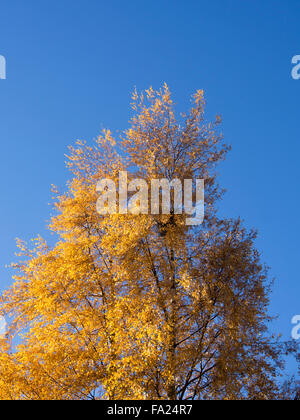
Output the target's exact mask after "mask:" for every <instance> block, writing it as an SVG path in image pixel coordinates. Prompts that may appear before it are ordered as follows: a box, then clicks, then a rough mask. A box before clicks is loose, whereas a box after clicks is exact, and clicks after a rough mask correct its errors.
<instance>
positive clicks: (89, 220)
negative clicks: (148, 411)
mask: <svg viewBox="0 0 300 420" xmlns="http://www.w3.org/2000/svg"><path fill="white" fill-rule="evenodd" d="M204 106H205V102H204V97H203V92H202V91H198V92H197V93H196V94H195V95H194V97H193V107H192V109H191V111H190V112H189V113H188V114H187V115H185V114H183V115H181V116H180V117H179V121H177V120H176V118H175V113H174V105H173V102H172V99H171V95H170V92H169V89H168V88H167V86H164V87H163V89H161V90H160V91H158V92H155V91H153V90H152V89H149V90H148V91H146V93H145V94H142V95H140V96H138V95H137V93H136V92H135V93H134V95H133V109H134V117H133V119H132V121H131V127H130V129H128V130H127V131H126V132H125V134H124V135H123V136H122V137H121V138H120V139H119V141H118V142H116V141H115V139H114V138H113V136H112V134H111V132H110V131H104V133H103V135H101V136H100V137H99V138H98V139H97V141H96V143H95V144H94V145H92V146H90V145H88V144H86V143H85V142H78V143H77V144H76V146H74V147H71V148H70V155H69V157H68V159H69V160H68V166H69V168H70V170H71V172H72V176H73V178H72V180H71V181H70V182H69V184H68V191H67V192H66V193H63V194H59V193H58V192H56V193H57V194H56V197H57V198H56V204H55V206H56V209H57V214H56V215H55V216H54V217H53V218H52V221H51V224H50V229H51V230H52V231H53V232H55V233H56V234H57V235H58V241H57V243H56V245H55V246H54V247H49V246H48V245H47V244H46V242H45V241H44V240H43V239H41V238H40V237H38V238H37V239H35V240H34V245H33V249H29V248H28V247H27V245H26V244H25V243H23V242H21V241H19V243H18V245H19V247H20V249H21V254H20V255H22V257H21V261H20V262H19V263H17V264H14V268H15V269H16V270H17V274H16V276H15V281H14V284H13V286H12V287H11V288H10V289H9V290H8V291H6V292H5V293H4V294H3V296H2V299H1V307H0V311H1V312H3V313H4V314H5V315H6V316H8V317H9V319H10V327H9V333H8V339H7V340H5V342H4V343H2V344H1V346H2V352H1V356H0V373H1V374H0V398H2V399H7V398H10V399H95V398H109V399H170V400H175V399H273V398H278V397H279V395H280V387H279V386H278V384H277V379H278V375H279V374H280V368H281V364H282V360H281V348H280V346H279V344H278V342H277V341H276V339H275V338H274V337H272V336H269V335H268V329H267V324H268V322H269V321H270V318H269V316H268V314H267V308H268V300H269V293H270V286H271V284H270V282H269V281H268V276H267V270H266V268H265V267H264V265H263V264H262V263H261V262H260V256H259V253H258V252H257V250H256V249H255V247H254V241H255V237H256V234H255V232H254V231H250V232H248V231H247V230H246V229H245V228H244V227H243V226H242V222H241V221H240V220H225V219H221V218H219V217H218V216H217V212H216V204H217V202H218V201H219V200H220V198H221V197H222V194H223V191H222V190H221V189H220V188H219V186H218V185H217V182H216V172H215V167H216V164H217V163H218V162H219V161H220V160H222V159H224V157H225V155H226V153H227V151H228V149H229V148H228V147H227V146H226V145H225V144H223V140H222V135H221V134H220V133H219V131H220V128H219V126H220V123H221V119H220V117H217V118H216V121H215V122H214V123H207V122H206V120H205V118H204ZM120 171H128V172H129V179H134V178H136V177H138V178H142V179H144V180H146V181H147V182H150V180H151V179H162V178H166V179H168V180H169V181H171V180H172V179H174V178H178V179H180V180H184V179H205V208H206V210H205V219H204V222H203V223H202V224H201V225H199V226H187V225H186V224H185V215H184V214H176V212H175V211H174V207H173V210H172V211H171V213H170V214H169V215H166V214H164V215H162V214H158V215H150V214H140V215H134V214H123V215H121V214H111V215H106V216H101V215H99V214H98V213H97V211H96V202H97V199H98V193H97V191H96V184H97V182H98V181H99V180H100V179H104V178H110V179H112V180H114V181H115V183H116V185H118V179H119V172H120ZM173 201H174V200H173V199H172V203H173Z"/></svg>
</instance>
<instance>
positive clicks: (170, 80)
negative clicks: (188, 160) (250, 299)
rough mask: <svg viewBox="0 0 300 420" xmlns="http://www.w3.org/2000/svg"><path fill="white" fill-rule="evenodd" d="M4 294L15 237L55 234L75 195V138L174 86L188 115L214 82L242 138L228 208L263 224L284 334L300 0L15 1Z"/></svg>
mask: <svg viewBox="0 0 300 420" xmlns="http://www.w3.org/2000/svg"><path fill="white" fill-rule="evenodd" d="M0 7H1V9H0V13H1V25H0V55H3V56H5V58H6V61H7V79H6V80H0V141H1V155H0V184H1V206H0V227H1V240H0V289H1V290H3V289H5V288H6V287H7V286H8V285H10V284H11V282H12V280H11V277H10V271H9V270H8V269H6V268H5V264H9V263H10V262H12V261H14V260H16V257H15V256H14V252H15V251H16V246H15V238H16V237H20V238H22V239H25V240H29V239H30V238H32V237H35V236H36V235H37V234H41V235H42V236H44V237H45V238H46V239H50V242H51V241H53V240H54V238H51V235H49V233H47V231H46V225H47V221H48V220H49V218H50V215H51V213H53V211H52V209H51V206H49V203H51V196H52V194H51V190H50V185H51V184H55V185H58V186H59V188H60V189H61V190H63V189H65V183H66V181H67V179H68V178H69V177H70V174H69V173H68V171H67V170H66V169H65V164H64V162H65V156H64V155H65V154H66V153H67V146H68V145H69V144H73V143H74V142H75V141H76V139H84V140H87V141H92V139H93V138H94V137H96V136H97V135H98V134H99V133H100V131H101V130H102V128H104V127H105V128H110V129H112V130H113V131H114V132H116V130H120V131H122V130H124V129H126V128H127V127H128V120H129V117H130V115H131V112H130V108H129V104H130V94H131V92H132V90H133V89H134V87H135V86H136V87H137V89H138V90H142V89H145V88H148V87H149V86H153V87H154V88H159V87H160V86H161V85H162V83H163V82H167V84H168V85H169V87H170V88H171V90H172V91H173V94H174V97H175V101H176V103H177V107H178V110H179V111H184V110H186V109H187V107H188V106H189V100H190V96H191V95H192V93H193V92H195V90H197V89H204V92H205V96H206V100H207V115H208V117H209V118H212V117H213V116H214V115H215V114H221V115H222V117H223V133H224V137H225V141H226V142H227V143H229V144H231V145H232V151H231V152H230V154H229V156H228V158H227V160H226V162H225V163H223V164H222V166H221V167H220V168H219V172H220V183H221V185H222V186H223V187H224V188H226V189H227V191H228V192H227V194H226V195H225V197H224V200H223V201H222V202H221V203H220V212H221V213H222V214H223V215H226V216H227V217H237V216H241V218H242V219H244V220H245V224H246V226H247V227H254V228H257V229H258V231H259V239H258V241H257V247H258V249H259V250H260V251H261V252H262V255H263V260H264V261H265V262H266V263H267V265H269V266H270V267H271V271H270V273H271V277H275V278H276V281H275V286H274V293H273V295H272V301H271V313H272V314H275V315H276V314H278V315H279V319H278V320H277V321H276V322H275V323H274V326H273V329H274V330H275V331H276V332H282V333H283V334H284V337H285V338H289V337H290V334H291V329H292V325H291V319H292V317H293V316H294V315H296V314H300V304H299V295H300V283H299V260H298V258H299V234H300V223H299V215H298V214H299V205H300V199H299V179H300V176H299V175H300V166H299V155H300V138H299V137H300V134H299V133H300V131H299V128H300V127H299V121H300V118H299V117H300V107H299V103H300V79H299V80H293V79H292V77H291V70H292V64H291V60H292V57H293V56H294V55H297V54H300V30H299V21H300V1H298V0H289V1H286V0H281V1H278V0H264V1H261V0H251V1H250V0H247V1H240V0H212V1H199V0H197V1H193V0H188V1H176V0H173V1H171V0H169V1H166V0H160V1H157V0H152V1H142V2H141V1H135V0H130V1H128V2H125V1H124V0H120V1H116V0H112V1H109V2H107V1H102V0H88V1H83V0H75V1H74V0H73V1H70V0H62V1H58V0H55V1H53V0H52V1H48V0H27V1H26V2H25V1H24V0H22V1H21V0H12V1H8V0H5V1H2V2H1V6H0Z"/></svg>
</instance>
